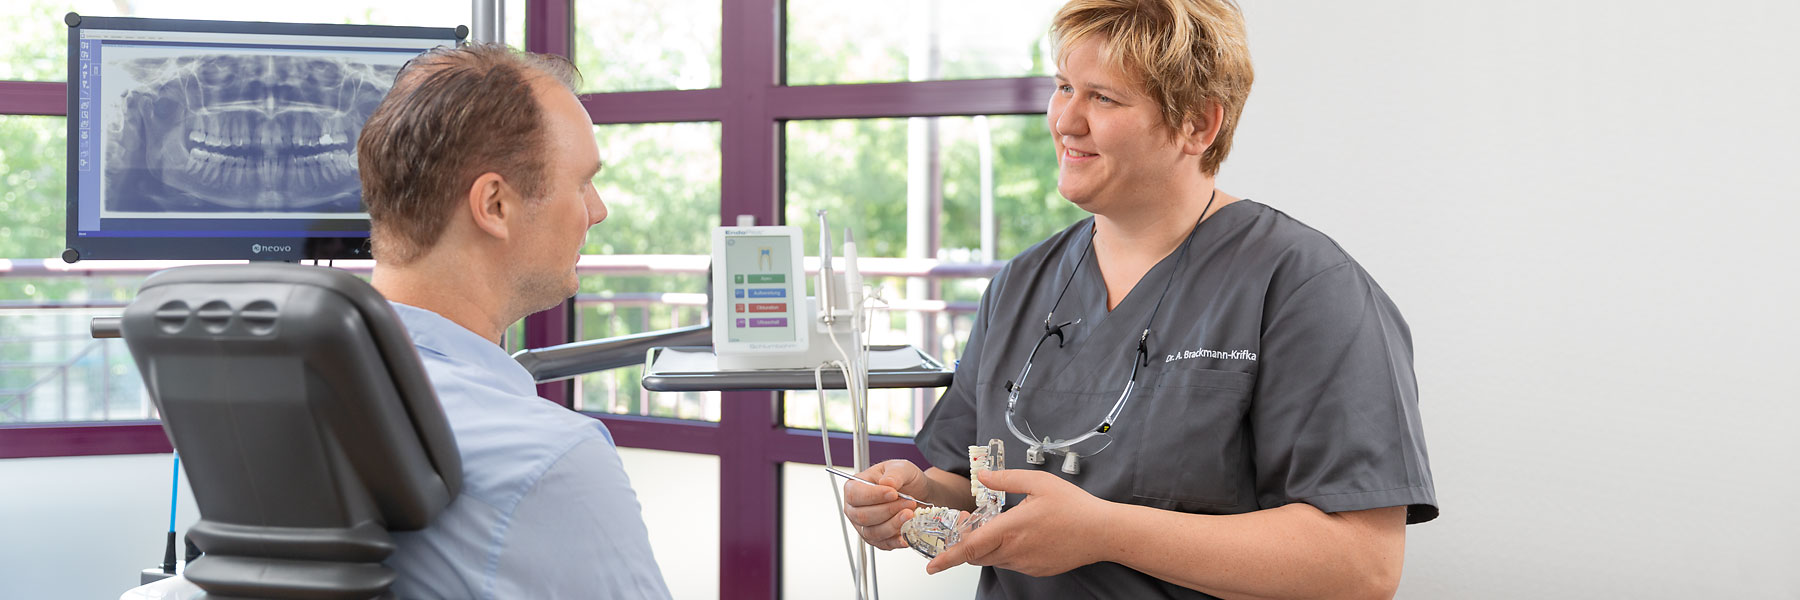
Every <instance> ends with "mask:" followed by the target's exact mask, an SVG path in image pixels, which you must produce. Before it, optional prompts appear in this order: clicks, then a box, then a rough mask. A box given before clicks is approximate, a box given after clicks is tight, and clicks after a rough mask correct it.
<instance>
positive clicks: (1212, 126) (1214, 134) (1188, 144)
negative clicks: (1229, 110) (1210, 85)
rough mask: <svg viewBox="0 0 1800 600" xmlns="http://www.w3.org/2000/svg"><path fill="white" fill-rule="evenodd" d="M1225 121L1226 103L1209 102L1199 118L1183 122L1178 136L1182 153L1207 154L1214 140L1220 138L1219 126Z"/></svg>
mask: <svg viewBox="0 0 1800 600" xmlns="http://www.w3.org/2000/svg"><path fill="white" fill-rule="evenodd" d="M1224 122H1225V105H1223V104H1219V103H1217V102H1210V101H1209V102H1207V103H1206V111H1205V112H1203V113H1201V117H1200V119H1199V120H1195V119H1189V120H1188V121H1187V122H1186V123H1182V124H1181V132H1180V135H1179V136H1178V137H1179V138H1180V140H1181V151H1182V153H1184V154H1191V155H1195V156H1199V155H1201V154H1205V153H1206V150H1207V149H1208V148H1211V147H1212V145H1213V140H1216V139H1219V127H1220V125H1221V124H1223V123H1224Z"/></svg>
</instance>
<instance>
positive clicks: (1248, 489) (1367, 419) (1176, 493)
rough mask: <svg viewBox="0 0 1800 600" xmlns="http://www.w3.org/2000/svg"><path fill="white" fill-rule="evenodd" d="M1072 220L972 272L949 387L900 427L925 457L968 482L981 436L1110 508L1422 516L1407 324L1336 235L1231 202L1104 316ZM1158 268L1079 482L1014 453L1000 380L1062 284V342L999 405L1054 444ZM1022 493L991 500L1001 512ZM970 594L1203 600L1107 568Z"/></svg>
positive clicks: (1116, 347)
mask: <svg viewBox="0 0 1800 600" xmlns="http://www.w3.org/2000/svg"><path fill="white" fill-rule="evenodd" d="M1091 231H1092V219H1091V218H1090V219H1085V220H1083V221H1081V222H1080V223H1077V224H1075V225H1074V226H1072V227H1070V228H1068V229H1066V230H1064V231H1062V232H1061V233H1058V234H1056V235H1053V236H1051V237H1050V238H1049V239H1046V240H1044V241H1043V242H1041V243H1039V244H1037V245H1036V246H1033V247H1032V248H1030V249H1028V250H1026V251H1025V252H1023V253H1021V254H1020V255H1019V256H1017V257H1015V258H1014V259H1013V260H1012V261H1010V262H1009V263H1007V265H1006V267H1005V268H1003V269H1001V270H1000V272H999V273H998V274H996V275H995V276H994V279H993V281H992V282H991V283H989V285H988V289H987V292H986V293H985V294H984V295H983V296H982V299H981V306H980V309H979V313H978V314H977V315H976V319H975V326H974V329H973V330H972V331H971V332H970V334H969V341H968V344H967V346H966V347H965V348H964V350H963V355H962V359H961V360H960V361H959V363H958V365H957V367H956V378H955V380H954V382H953V383H952V384H951V386H950V389H949V390H947V391H946V392H945V393H944V396H943V397H942V398H941V399H940V400H939V401H938V404H937V406H936V407H935V408H933V409H932V411H931V415H930V416H929V417H927V418H926V420H925V424H924V426H923V428H922V429H921V430H920V431H919V435H918V438H917V443H918V446H919V449H920V450H921V451H922V452H923V453H924V455H925V457H926V459H928V460H930V461H931V464H932V465H934V466H936V467H938V468H940V469H943V470H946V471H950V472H953V473H957V474H961V475H964V476H967V475H968V474H969V460H968V446H970V445H974V444H980V443H985V442H986V441H987V440H988V439H990V438H998V439H1000V440H1003V441H1004V442H1005V444H1006V466H1007V467H1009V468H1015V469H1021V468H1024V469H1039V470H1043V471H1047V472H1050V473H1054V474H1056V475H1057V476H1058V477H1062V478H1063V479H1066V480H1068V481H1070V482H1073V483H1075V484H1076V485H1079V486H1081V488H1082V489H1085V490H1087V491H1088V492H1089V493H1091V494H1093V495H1094V496H1096V497H1099V498H1101V499H1104V500H1109V501H1113V502H1125V503H1131V504H1140V505H1144V506H1150V507H1155V508H1161V509H1166V510H1175V511H1181V512H1187V513H1201V514H1215V515H1224V514H1238V513H1246V512H1251V511H1255V510H1261V509H1267V508H1275V507H1279V506H1283V505H1286V504H1289V503H1293V502H1305V503H1307V504H1311V505H1313V506H1315V507H1317V508H1318V509H1319V510H1322V511H1324V512H1340V511H1352V510H1363V509H1371V508H1382V507H1389V506H1406V507H1407V517H1406V521H1407V523H1409V524H1410V523H1421V522H1425V521H1429V520H1431V519H1433V518H1436V517H1437V514H1438V509H1437V495H1436V492H1435V490H1434V489H1433V486H1432V482H1431V467H1430V463H1429V461H1428V460H1427V458H1426V454H1425V438H1424V430H1423V429H1422V427H1421V426H1420V422H1419V406H1418V389H1417V385H1416V381H1415V379H1414V376H1413V366H1412V362H1413V356H1412V354H1413V352H1412V335H1411V332H1410V331H1409V330H1408V328H1407V325H1406V321H1405V320H1403V319H1401V317H1400V311H1399V309H1397V308H1395V306H1394V303H1393V301H1392V300H1389V299H1388V296H1387V294H1386V293H1385V292H1383V291H1382V289H1381V287H1380V286H1378V285H1376V284H1375V280H1374V279H1372V278H1370V277H1369V274H1368V273H1367V272H1364V271H1363V269H1362V267H1361V266H1359V265H1358V264H1357V263H1356V261H1354V260H1352V259H1351V258H1350V256H1349V255H1348V254H1346V253H1345V252H1344V250H1343V249H1342V248H1340V247H1338V245H1337V243H1336V242H1333V241H1332V240H1331V238H1328V237H1326V236H1325V235H1324V234H1322V233H1319V232H1318V231H1317V230H1314V229H1312V228H1310V227H1307V226H1306V225H1304V224H1302V223H1300V222H1299V221H1297V220H1294V219H1293V218H1292V217H1289V216H1287V215H1286V214H1284V213H1282V212H1280V211H1277V210H1275V209H1273V208H1270V207H1268V206H1265V205H1263V204H1259V203H1256V202H1253V201H1250V200H1241V201H1238V202H1235V203H1233V204H1230V205H1227V206H1225V207H1224V208H1222V209H1220V210H1219V211H1218V212H1216V213H1214V214H1213V216H1212V217H1211V218H1208V219H1207V220H1206V221H1205V222H1203V223H1202V224H1201V225H1200V228H1199V230H1198V231H1197V232H1195V234H1194V236H1193V241H1192V246H1191V247H1190V248H1189V249H1188V253H1187V257H1186V258H1185V259H1183V260H1178V257H1179V254H1180V253H1179V252H1171V253H1170V254H1169V256H1168V257H1166V258H1164V259H1163V260H1162V262H1160V263H1157V265H1156V266H1155V267H1153V268H1151V269H1150V271H1149V272H1148V273H1145V274H1144V277H1143V278H1142V279H1140V280H1139V281H1138V283H1137V285H1136V287H1134V288H1133V289H1132V290H1131V292H1130V293H1129V294H1128V295H1126V296H1125V299H1124V300H1123V301H1121V302H1120V303H1119V305H1118V306H1117V307H1115V308H1114V309H1113V310H1112V311H1111V312H1108V311H1107V310H1106V284H1105V282H1104V281H1103V280H1102V278H1101V275H1100V271H1099V268H1098V267H1097V266H1096V264H1097V263H1096V261H1095V258H1094V257H1093V256H1091V255H1090V256H1087V257H1086V259H1085V260H1084V261H1082V260H1081V259H1082V255H1083V253H1084V252H1086V253H1088V254H1091V253H1092V251H1091V250H1089V249H1088V237H1089V236H1090V235H1091V233H1090V232H1091ZM1077 261H1081V262H1082V263H1083V264H1082V265H1081V267H1080V269H1079V270H1076V263H1077ZM1178 262H1179V263H1181V264H1179V265H1177V264H1176V263H1178ZM1072 271H1074V279H1072V280H1071V279H1069V277H1070V273H1071V272H1072ZM1172 272H1173V275H1172V276H1173V278H1174V279H1173V280H1172V282H1173V284H1172V285H1171V286H1170V287H1169V288H1168V296H1167V298H1166V299H1163V300H1162V308H1161V309H1160V310H1159V311H1157V312H1156V316H1155V322H1154V323H1152V324H1151V327H1150V330H1151V331H1150V338H1149V353H1150V364H1149V366H1148V367H1144V368H1143V369H1142V370H1141V371H1140V372H1139V373H1138V380H1137V386H1136V389H1135V390H1134V391H1133V392H1132V395H1131V396H1132V397H1131V399H1130V400H1129V401H1128V403H1127V404H1126V405H1125V407H1124V410H1123V412H1122V413H1121V414H1120V415H1119V418H1118V421H1117V422H1116V423H1115V424H1114V426H1113V429H1112V431H1111V434H1112V436H1113V438H1114V439H1113V443H1112V445H1111V446H1110V447H1108V448H1106V450H1105V451H1103V452H1100V453H1099V454H1096V455H1094V456H1092V457H1083V458H1082V460H1081V473H1080V474H1079V475H1068V474H1065V473H1063V472H1062V470H1061V468H1060V467H1061V462H1060V460H1059V459H1058V457H1054V456H1053V457H1051V458H1049V459H1048V460H1046V461H1045V464H1043V465H1030V464H1027V463H1026V462H1025V448H1026V446H1027V445H1026V444H1025V443H1024V442H1022V441H1020V440H1019V439H1018V438H1016V437H1014V436H1013V434H1012V433H1011V432H1010V431H1008V430H1007V427H1006V420H1005V413H1006V395H1007V393H1006V389H1005V387H1004V386H1005V385H1006V382H1007V381H1009V380H1014V379H1017V378H1018V374H1019V370H1020V368H1021V367H1023V366H1024V363H1025V357H1026V354H1027V353H1029V352H1031V347H1032V345H1033V344H1035V343H1036V342H1037V340H1038V338H1039V337H1040V336H1042V335H1043V332H1044V325H1043V321H1044V316H1045V314H1046V313H1048V312H1049V311H1050V308H1051V305H1052V304H1053V303H1054V302H1056V297H1057V294H1058V293H1059V292H1062V289H1063V285H1064V282H1065V281H1069V282H1070V283H1069V285H1068V291H1067V292H1066V294H1065V295H1064V297H1063V299H1062V303H1061V305H1059V306H1057V308H1056V322H1057V323H1062V322H1063V321H1068V320H1072V319H1076V318H1080V319H1081V323H1079V324H1077V325H1074V326H1072V327H1070V328H1068V329H1067V331H1066V333H1065V337H1066V338H1067V342H1066V344H1065V345H1064V346H1062V347H1060V348H1059V347H1057V344H1056V341H1055V339H1054V338H1052V339H1051V340H1050V341H1047V342H1045V344H1044V346H1043V348H1042V349H1041V350H1039V351H1038V353H1037V357H1036V358H1035V359H1034V360H1033V366H1032V370H1031V376H1030V378H1029V379H1028V380H1027V382H1026V390H1025V393H1024V394H1022V395H1021V397H1020V399H1019V405H1018V407H1017V409H1016V415H1015V416H1016V417H1023V418H1024V420H1025V421H1027V422H1029V423H1030V425H1031V427H1032V428H1033V430H1034V433H1036V434H1037V435H1039V436H1050V437H1052V438H1056V439H1067V438H1071V437H1074V436H1076V435H1079V434H1081V433H1082V432H1084V431H1086V430H1089V429H1092V428H1094V427H1095V426H1097V425H1099V423H1100V421H1101V419H1102V418H1103V417H1104V416H1105V414H1106V412H1107V411H1108V410H1109V409H1111V408H1112V405H1113V402H1114V401H1115V400H1116V399H1117V398H1118V395H1119V392H1120V391H1121V390H1123V389H1124V387H1125V382H1126V380H1127V379H1128V378H1129V376H1130V373H1131V362H1132V360H1133V359H1134V358H1135V356H1136V352H1137V341H1138V337H1139V335H1140V333H1141V332H1142V331H1143V329H1144V325H1145V322H1146V320H1148V319H1149V318H1150V316H1151V312H1152V308H1153V307H1154V305H1155V304H1156V303H1157V300H1158V296H1159V295H1161V294H1162V292H1163V288H1164V282H1165V281H1171V280H1170V279H1169V278H1170V277H1171V273H1172ZM1022 499H1023V497H1022V496H1019V495H1009V496H1008V497H1007V506H1014V505H1017V503H1018V502H1019V501H1020V500H1022ZM1043 525H1044V526H1046V527H1055V526H1056V524H1054V523H1045V524H1043ZM978 597H981V598H1089V597H1099V598H1212V596H1209V595H1206V594H1202V593H1200V592H1196V591H1193V590H1189V589H1186V588H1182V587H1180V586H1177V585H1174V584H1171V583H1168V582H1164V581H1161V580H1159V579H1156V578H1153V577H1151V576H1149V575H1146V574H1144V573H1141V572H1138V571H1136V570H1133V569H1130V568H1127V567H1124V566H1122V565H1119V564H1117V563H1111V562H1102V563H1095V564H1091V565H1087V566H1083V567H1080V568H1077V569H1074V570H1071V571H1069V572H1067V573H1063V574H1061V575H1055V576H1051V577H1042V578H1039V577H1029V576H1026V575H1023V574H1020V573H1016V572H1013V571H1007V570H1004V569H995V568H992V567H985V568H983V569H982V574H981V584H980V587H979V593H978Z"/></svg>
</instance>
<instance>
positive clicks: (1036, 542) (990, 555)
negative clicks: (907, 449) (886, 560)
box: [863, 469, 1109, 577]
mask: <svg viewBox="0 0 1800 600" xmlns="http://www.w3.org/2000/svg"><path fill="white" fill-rule="evenodd" d="M981 483H983V484H985V485H987V486H988V488H989V489H993V490H998V491H1002V492H1011V493H1014V494H1025V499H1024V500H1023V501H1021V502H1019V504H1018V505H1016V506H1013V507H1011V508H1008V509H1006V512H1003V513H1000V515H999V516H996V517H994V519H993V520H991V521H988V522H987V524H986V525H983V526H981V528H980V529H976V530H975V531H973V532H971V533H969V535H967V536H964V537H963V539H962V542H961V543H958V544H957V545H955V546H951V547H950V548H949V549H947V550H944V552H943V553H942V554H939V555H937V558H934V559H932V560H931V562H930V563H928V564H926V565H925V572H926V573H932V574H935V573H937V572H939V571H943V570H944V569H948V568H950V567H954V566H956V565H959V564H963V563H968V564H971V565H981V566H989V567H999V568H1002V569H1009V570H1013V571H1018V572H1020V573H1024V574H1026V575H1030V576H1033V577H1046V576H1050V575H1056V574H1059V573H1063V572H1066V571H1068V570H1069V569H1073V568H1075V567H1079V566H1082V565H1087V564H1091V563H1094V562H1098V561H1100V560H1102V557H1101V555H1100V552H1099V550H1098V546H1100V545H1101V544H1100V542H1101V540H1102V539H1104V538H1105V535H1106V534H1105V532H1106V531H1107V527H1106V526H1105V524H1104V521H1105V519H1106V509H1107V507H1108V505H1109V503H1108V502H1106V501H1105V500H1101V499H1099V498H1095V497H1094V496H1093V495H1092V494H1089V493H1088V492H1087V490H1083V489H1081V488H1079V487H1076V486H1075V484H1073V483H1069V482H1067V481H1064V480H1063V479H1062V478H1061V477H1057V476H1055V475H1052V474H1050V473H1046V472H1044V471H1034V470H1030V469H1006V470H1000V471H988V472H986V473H982V474H981ZM863 487H869V486H863ZM870 489H874V488H870Z"/></svg>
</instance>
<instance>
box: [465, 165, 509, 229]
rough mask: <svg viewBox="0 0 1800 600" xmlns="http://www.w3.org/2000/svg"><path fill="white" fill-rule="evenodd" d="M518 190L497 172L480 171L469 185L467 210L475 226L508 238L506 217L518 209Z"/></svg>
mask: <svg viewBox="0 0 1800 600" xmlns="http://www.w3.org/2000/svg"><path fill="white" fill-rule="evenodd" d="M518 195H519V194H518V192H516V191H514V190H513V187H512V185H510V184H508V183H506V178H505V177H501V176H500V174H499V173H492V172H490V173H482V174H481V176H480V177H476V178H475V183H474V184H473V185H470V186H469V198H468V211H469V217H470V218H472V219H473V220H474V223H475V228H476V229H478V230H480V231H483V232H486V233H487V234H488V235H491V236H494V237H496V238H499V239H502V240H504V239H508V237H509V236H510V235H511V231H510V229H509V227H508V223H507V218H508V217H512V216H514V215H513V214H512V213H513V211H516V210H518V202H517V201H516V199H517V198H518Z"/></svg>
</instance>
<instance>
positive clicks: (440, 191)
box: [356, 44, 580, 264]
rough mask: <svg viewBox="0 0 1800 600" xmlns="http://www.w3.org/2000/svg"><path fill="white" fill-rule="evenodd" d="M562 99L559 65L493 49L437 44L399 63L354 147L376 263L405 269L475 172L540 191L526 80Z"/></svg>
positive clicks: (566, 78) (539, 129)
mask: <svg viewBox="0 0 1800 600" xmlns="http://www.w3.org/2000/svg"><path fill="white" fill-rule="evenodd" d="M537 77H548V78H549V79H550V80H552V81H555V82H557V83H560V84H562V86H563V87H565V88H568V89H569V91H570V92H571V93H573V92H574V91H575V89H576V85H577V83H576V82H577V80H578V78H579V77H580V73H579V72H577V71H576V70H575V66H574V65H572V64H569V61H568V59H565V58H563V57H560V56H555V55H546V54H532V53H527V52H521V51H518V50H515V49H513V48H510V47H507V46H505V45H502V44H475V45H466V46H461V47H456V48H452V47H447V46H445V47H438V48H434V49H432V50H430V51H427V52H426V53H424V54H421V55H419V56H418V57H416V58H414V59H412V60H411V61H409V62H407V63H406V66H405V67H402V68H401V69H400V72H399V74H397V75H395V77H394V87H393V89H391V90H389V91H388V95H387V97H386V98H383V99H382V101H381V105H380V106H379V107H377V108H376V109H375V112H374V113H372V114H370V115H369V122H368V123H367V124H366V125H364V126H363V130H362V136H361V139H358V140H357V142H356V155H357V159H356V163H357V168H358V169H359V171H360V174H361V176H362V194H363V196H362V197H363V204H364V205H365V206H366V207H367V208H368V210H369V220H370V222H371V226H372V229H373V231H372V232H371V234H370V238H371V240H372V242H373V244H374V254H375V256H376V258H378V259H380V260H383V261H387V262H391V263H394V264H405V263H408V262H411V261H413V260H414V259H417V258H418V257H420V256H422V255H423V254H424V253H425V252H426V251H428V250H430V249H431V247H432V246H433V245H435V244H436V243H437V241H438V238H439V237H440V236H441V235H442V234H443V231H444V225H445V223H447V222H448V220H449V216H450V214H451V211H452V210H454V207H455V206H457V205H459V204H461V201H462V200H463V199H464V198H465V196H466V195H467V194H468V191H469V187H470V186H471V185H474V183H475V179H476V178H477V177H480V176H481V175H482V174H483V173H490V172H491V173H498V174H499V175H500V176H501V177H504V178H505V179H506V182H507V183H508V184H509V185H511V186H512V187H513V188H514V189H516V190H518V192H519V194H521V195H523V196H524V197H526V198H537V197H538V196H540V195H542V194H543V188H544V181H543V178H544V174H543V173H544V169H545V163H546V157H545V156H544V145H545V144H546V141H545V140H546V139H547V138H546V132H545V125H544V117H543V112H544V111H543V108H542V107H541V106H539V105H538V101H537V98H536V96H535V95H534V94H533V93H532V88H531V81H532V79H534V78H537Z"/></svg>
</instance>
